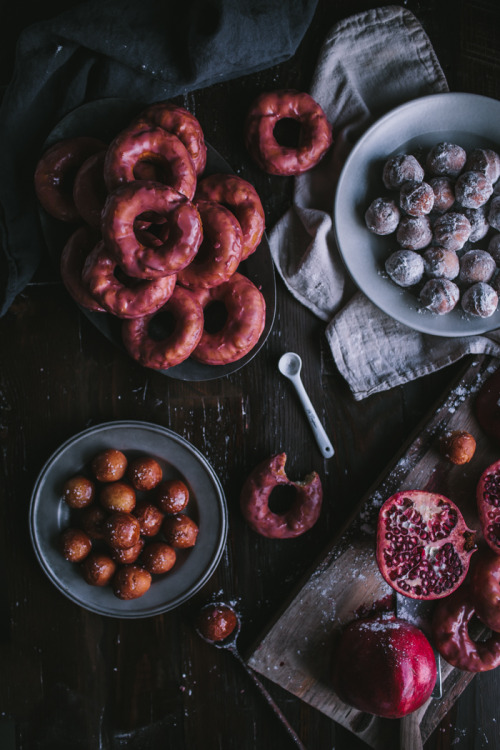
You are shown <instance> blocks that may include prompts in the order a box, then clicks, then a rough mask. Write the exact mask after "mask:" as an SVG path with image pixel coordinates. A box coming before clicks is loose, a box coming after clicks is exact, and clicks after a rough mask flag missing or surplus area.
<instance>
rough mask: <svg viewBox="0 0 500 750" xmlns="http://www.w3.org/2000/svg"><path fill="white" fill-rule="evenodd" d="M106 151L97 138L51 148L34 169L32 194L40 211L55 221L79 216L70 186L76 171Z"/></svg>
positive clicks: (67, 140)
mask: <svg viewBox="0 0 500 750" xmlns="http://www.w3.org/2000/svg"><path fill="white" fill-rule="evenodd" d="M105 148H106V144H105V143H104V142H103V141H101V140H100V139H99V138H91V137H87V136H79V137H76V138H65V139H63V140H61V141H58V142H57V143H54V144H53V145H52V146H50V147H49V148H48V149H47V150H46V151H45V152H44V154H43V155H42V157H41V159H40V160H39V162H38V164H37V166H36V169H35V192H36V195H37V198H38V200H39V201H40V204H41V205H42V207H43V208H44V209H45V211H47V213H48V214H50V215H51V216H52V217H54V218H55V219H59V221H65V222H75V221H78V220H79V218H80V214H79V213H78V210H77V208H76V206H75V202H74V200H73V183H74V179H75V175H76V172H77V170H78V169H79V167H81V165H82V164H83V162H84V161H86V159H88V157H89V156H91V155H92V154H95V153H96V152H97V151H102V149H105Z"/></svg>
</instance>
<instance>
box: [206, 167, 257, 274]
mask: <svg viewBox="0 0 500 750" xmlns="http://www.w3.org/2000/svg"><path fill="white" fill-rule="evenodd" d="M199 200H208V201H217V203H222V204H223V205H224V206H226V208H229V210H230V211H232V213H233V214H234V215H235V216H236V218H237V219H238V221H239V223H240V226H241V231H242V232H243V246H242V250H241V260H245V258H248V256H249V255H251V254H252V253H253V252H255V250H257V247H258V246H259V243H260V241H261V239H262V235H263V234H264V229H265V216H264V208H263V207H262V202H261V200H260V198H259V196H258V194H257V191H256V189H255V188H254V186H253V185H251V184H250V183H249V182H247V181H246V180H244V179H243V178H242V177H238V176H237V175H231V174H211V175H208V177H204V178H203V179H202V180H200V181H199V182H198V186H197V188H196V194H195V202H198V201H199Z"/></svg>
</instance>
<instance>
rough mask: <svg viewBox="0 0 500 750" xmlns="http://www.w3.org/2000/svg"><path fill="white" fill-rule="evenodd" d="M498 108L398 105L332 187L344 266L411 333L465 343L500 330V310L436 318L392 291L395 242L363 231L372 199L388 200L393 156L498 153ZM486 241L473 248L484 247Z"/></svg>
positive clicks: (452, 103)
mask: <svg viewBox="0 0 500 750" xmlns="http://www.w3.org/2000/svg"><path fill="white" fill-rule="evenodd" d="M499 122H500V101H497V100H495V99H490V98H488V97H485V96H479V95H476V94H462V93H449V94H434V95H431V96H425V97H422V98H421V99H416V100H414V101H411V102H408V103H407V104H403V105H402V106H400V107H397V108H396V109H394V110H392V111H391V112H389V113H388V114H387V115H385V116H384V117H382V118H381V119H380V120H378V121H377V122H375V123H374V125H372V126H371V127H370V128H369V129H368V130H367V131H366V133H365V134H364V135H363V136H362V137H361V138H360V140H359V141H358V142H357V144H356V145H355V146H354V148H353V150H352V151H351V153H350V155H349V157H348V159H347V161H346V163H345V165H344V168H343V170H342V173H341V175H340V179H339V182H338V187H337V192H336V197H335V205H334V223H335V231H336V235H337V243H338V247H339V250H340V253H341V256H342V258H343V261H344V263H345V265H346V267H347V269H348V271H349V273H350V275H351V276H352V278H353V280H354V281H355V283H356V284H357V286H358V287H359V288H360V289H361V291H362V292H364V293H365V294H366V296H367V297H368V298H369V299H370V300H371V301H372V302H373V303H374V304H375V305H377V307H379V308H380V309H381V310H383V311H384V312H385V313H387V314H388V315H390V316H391V317H393V318H395V319H396V320H398V321H400V322H401V323H405V324H406V325H407V326H409V327H410V328H413V329H416V330H417V331H422V332H424V333H430V334H434V335H436V336H471V335H475V334H480V333H484V332H486V331H491V330H494V329H495V328H498V327H499V326H500V310H497V312H496V313H495V314H494V315H492V316H491V317H490V318H477V317H474V316H471V315H466V314H465V313H464V312H463V310H462V309H461V308H460V307H459V306H457V308H455V310H453V311H452V312H451V313H449V314H448V315H437V314H435V313H432V312H430V311H429V310H425V309H424V308H422V307H421V306H420V305H419V302H418V298H417V296H416V294H415V292H412V291H410V290H408V289H403V288H401V287H399V286H397V285H396V284H394V283H393V282H392V281H391V280H390V279H389V278H388V276H387V275H386V273H385V271H384V262H385V260H386V258H387V257H388V256H389V255H390V254H391V252H392V251H394V250H396V249H397V244H396V239H395V236H394V235H392V236H389V237H379V236H377V235H374V234H372V233H371V232H369V231H368V229H367V228H366V224H365V221H364V214H365V211H366V209H367V208H368V206H369V205H370V203H371V202H372V200H373V199H374V198H377V197H378V196H380V195H385V194H387V190H386V189H385V188H384V185H383V182H382V167H383V164H384V162H385V161H386V160H387V159H388V158H389V156H392V155H393V154H399V153H408V152H412V151H415V150H417V149H420V148H422V149H425V150H429V149H430V147H431V146H433V145H435V144H436V143H439V142H441V141H448V142H451V143H457V144H459V145H460V146H462V147H463V148H465V149H466V150H470V149H472V148H475V147H484V148H493V149H495V150H496V151H499V150H500V130H499V125H498V123H499ZM487 242H488V239H485V240H482V241H481V242H480V243H476V244H475V246H476V247H482V248H485V247H487Z"/></svg>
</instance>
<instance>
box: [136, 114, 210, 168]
mask: <svg viewBox="0 0 500 750" xmlns="http://www.w3.org/2000/svg"><path fill="white" fill-rule="evenodd" d="M146 123H150V124H152V125H155V126H156V127H159V128H163V130H167V131H168V132H169V133H173V134H174V135H176V136H177V138H179V140H180V141H182V143H183V144H184V146H185V147H186V149H187V151H188V153H189V155H190V156H191V159H192V160H193V164H194V168H195V170H196V174H198V175H200V174H201V173H202V172H203V170H204V169H205V165H206V162H207V147H206V144H205V137H204V134H203V130H202V127H201V125H200V123H199V122H198V120H197V119H196V117H195V116H194V115H193V114H191V112H189V111H188V110H187V109H184V107H180V106H178V105H176V104H172V103H171V102H155V103H154V104H150V105H149V106H148V107H146V109H144V110H143V111H142V112H141V113H140V114H139V116H138V117H137V118H136V119H135V120H133V121H132V123H131V125H130V127H131V128H136V129H140V128H142V129H144V127H145V124H146Z"/></svg>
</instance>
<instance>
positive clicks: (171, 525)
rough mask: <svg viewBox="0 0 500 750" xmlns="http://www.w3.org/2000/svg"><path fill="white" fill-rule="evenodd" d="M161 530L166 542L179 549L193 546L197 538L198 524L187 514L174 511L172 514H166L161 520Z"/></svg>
mask: <svg viewBox="0 0 500 750" xmlns="http://www.w3.org/2000/svg"><path fill="white" fill-rule="evenodd" d="M162 531H163V534H164V536H165V540H166V542H167V544H169V545H170V546H171V547H175V548H179V549H187V548H189V547H194V545H195V544H196V540H197V538H198V531H199V529H198V526H197V524H196V523H195V522H194V521H193V519H192V518H190V517H189V516H186V515H184V514H183V513H176V514H175V515H174V516H166V517H165V520H164V521H163V526H162Z"/></svg>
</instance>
